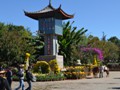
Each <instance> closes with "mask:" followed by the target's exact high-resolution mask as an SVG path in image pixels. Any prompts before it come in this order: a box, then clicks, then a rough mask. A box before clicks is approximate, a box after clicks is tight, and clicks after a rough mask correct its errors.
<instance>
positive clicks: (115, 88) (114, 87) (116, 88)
mask: <svg viewBox="0 0 120 90" xmlns="http://www.w3.org/2000/svg"><path fill="white" fill-rule="evenodd" d="M112 89H120V87H112Z"/></svg>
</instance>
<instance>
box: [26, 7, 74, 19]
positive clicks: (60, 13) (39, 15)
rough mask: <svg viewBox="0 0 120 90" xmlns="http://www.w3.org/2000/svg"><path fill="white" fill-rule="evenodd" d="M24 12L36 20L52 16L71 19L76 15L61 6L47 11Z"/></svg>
mask: <svg viewBox="0 0 120 90" xmlns="http://www.w3.org/2000/svg"><path fill="white" fill-rule="evenodd" d="M24 13H25V15H26V16H28V17H30V18H32V19H35V20H39V19H40V18H51V17H54V18H56V19H62V20H65V19H71V18H73V17H74V15H69V14H67V13H65V12H64V11H63V10H62V9H61V8H58V9H56V10H53V11H49V12H45V13H34V12H33V13H32V12H26V11H24Z"/></svg>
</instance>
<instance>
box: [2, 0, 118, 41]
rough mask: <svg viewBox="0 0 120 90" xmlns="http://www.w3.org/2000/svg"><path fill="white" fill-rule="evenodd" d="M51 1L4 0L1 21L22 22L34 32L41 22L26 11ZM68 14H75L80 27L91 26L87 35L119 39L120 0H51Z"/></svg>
mask: <svg viewBox="0 0 120 90" xmlns="http://www.w3.org/2000/svg"><path fill="white" fill-rule="evenodd" d="M48 4H49V0H1V2H0V22H3V23H5V24H9V23H12V24H14V25H22V26H24V27H25V28H29V29H30V30H31V31H32V32H35V31H36V30H38V22H37V21H36V20H33V19H30V18H28V17H26V16H25V15H24V12H23V11H24V10H26V11H30V12H32V11H38V10H41V9H43V8H44V7H46V6H47V5H48ZM60 4H62V9H63V10H64V11H65V12H66V13H68V14H75V16H74V18H73V19H71V20H70V21H71V22H72V21H75V23H74V24H73V26H77V27H78V29H80V28H82V27H84V28H85V29H88V32H87V33H86V34H87V35H90V34H91V35H94V36H97V37H99V38H102V35H103V32H104V33H105V35H107V38H110V37H112V36H116V37H118V38H119V39H120V0H52V5H53V6H54V7H55V8H58V7H59V5H60Z"/></svg>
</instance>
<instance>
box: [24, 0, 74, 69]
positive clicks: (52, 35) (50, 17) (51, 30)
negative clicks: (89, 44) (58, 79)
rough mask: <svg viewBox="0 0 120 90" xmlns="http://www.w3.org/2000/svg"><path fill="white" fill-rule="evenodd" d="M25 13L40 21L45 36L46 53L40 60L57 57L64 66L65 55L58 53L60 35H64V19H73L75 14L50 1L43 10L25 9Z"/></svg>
mask: <svg viewBox="0 0 120 90" xmlns="http://www.w3.org/2000/svg"><path fill="white" fill-rule="evenodd" d="M24 13H25V15H26V16H27V17H29V18H32V19H34V20H37V21H38V25H39V26H38V27H39V32H40V35H43V36H44V43H45V47H44V55H43V56H40V57H39V60H46V61H50V60H53V59H56V60H57V62H58V64H59V66H60V67H61V68H62V67H63V56H62V55H58V52H59V44H58V39H57V37H58V35H62V32H63V27H62V20H66V19H71V18H73V17H74V16H73V15H69V14H67V13H66V12H64V11H63V10H62V9H61V5H60V6H59V7H58V8H54V7H53V6H52V5H51V2H49V5H48V6H46V7H45V8H43V9H42V10H39V11H35V12H27V11H24Z"/></svg>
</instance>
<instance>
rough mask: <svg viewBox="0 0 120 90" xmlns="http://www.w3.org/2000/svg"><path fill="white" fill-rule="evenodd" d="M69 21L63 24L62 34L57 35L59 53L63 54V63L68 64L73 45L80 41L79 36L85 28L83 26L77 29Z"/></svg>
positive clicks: (70, 59) (71, 55)
mask: <svg viewBox="0 0 120 90" xmlns="http://www.w3.org/2000/svg"><path fill="white" fill-rule="evenodd" d="M72 24H73V23H71V24H70V22H67V23H66V24H65V25H63V36H60V37H58V43H59V45H60V49H59V54H61V55H63V56H64V64H65V65H70V62H71V61H72V57H73V53H74V48H73V47H72V46H74V47H77V46H78V44H79V42H80V41H81V37H82V36H83V35H84V34H85V32H86V31H87V30H84V28H82V29H80V30H77V27H72Z"/></svg>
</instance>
